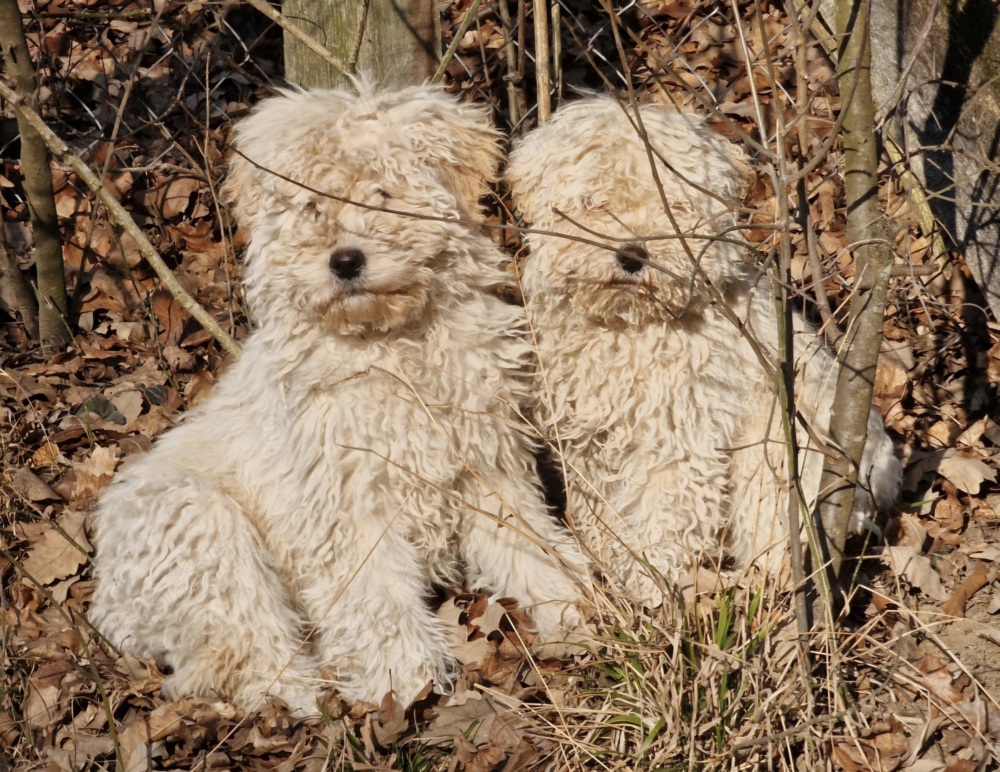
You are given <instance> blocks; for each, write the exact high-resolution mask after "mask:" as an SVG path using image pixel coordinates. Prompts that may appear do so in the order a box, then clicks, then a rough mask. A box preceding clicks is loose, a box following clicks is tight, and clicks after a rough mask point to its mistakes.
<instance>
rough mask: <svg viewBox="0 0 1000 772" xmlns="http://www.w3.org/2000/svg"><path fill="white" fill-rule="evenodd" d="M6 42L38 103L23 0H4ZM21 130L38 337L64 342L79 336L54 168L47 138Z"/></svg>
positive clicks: (25, 88) (18, 81) (12, 66)
mask: <svg viewBox="0 0 1000 772" xmlns="http://www.w3.org/2000/svg"><path fill="white" fill-rule="evenodd" d="M0 46H2V53H3V60H4V63H5V66H6V70H7V73H8V75H9V77H10V78H11V80H13V81H14V88H15V90H16V91H17V93H18V94H20V95H21V96H22V97H23V98H24V99H25V101H26V103H27V104H28V105H30V106H31V108H32V109H33V110H36V111H37V109H38V100H37V95H36V84H35V71H34V68H33V67H32V65H31V59H30V58H29V56H28V45H27V42H26V41H25V38H24V28H23V27H22V26H21V12H20V10H19V8H18V5H17V0H0ZM17 128H18V131H19V132H20V134H21V173H22V174H23V175H24V189H25V193H26V194H27V197H28V210H29V212H30V213H31V229H32V236H33V238H34V242H35V246H34V257H35V271H36V276H37V280H38V306H39V309H38V310H39V313H38V331H37V334H38V340H39V341H40V342H41V344H42V345H43V346H44V347H46V348H53V349H57V348H62V347H63V346H65V345H66V344H67V343H69V341H71V340H72V339H73V336H72V333H71V331H70V328H69V325H68V323H67V320H66V309H67V307H68V305H69V304H68V302H67V299H66V277H65V275H64V272H63V258H62V236H61V235H60V233H59V219H58V217H57V215H56V204H55V198H54V196H53V193H52V170H51V167H50V160H49V151H48V148H47V147H46V146H45V142H44V141H43V140H42V138H41V137H40V136H39V135H38V132H36V131H35V130H34V129H33V128H32V127H31V126H30V125H28V123H27V122H26V121H24V120H22V118H21V115H20V114H18V116H17Z"/></svg>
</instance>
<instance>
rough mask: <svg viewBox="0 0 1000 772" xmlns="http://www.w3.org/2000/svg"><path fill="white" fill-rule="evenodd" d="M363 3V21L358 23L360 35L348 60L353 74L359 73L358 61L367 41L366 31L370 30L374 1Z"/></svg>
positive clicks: (366, 0)
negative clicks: (369, 16) (369, 21)
mask: <svg viewBox="0 0 1000 772" xmlns="http://www.w3.org/2000/svg"><path fill="white" fill-rule="evenodd" d="M363 3H364V4H363V5H362V7H361V19H360V20H359V21H358V34H357V35H356V36H355V38H354V45H353V46H352V47H351V55H350V57H349V58H348V59H347V69H348V71H349V72H352V73H354V72H357V71H358V59H360V58H361V46H362V44H363V43H364V41H365V30H366V29H368V11H369V10H370V8H371V4H372V0H363Z"/></svg>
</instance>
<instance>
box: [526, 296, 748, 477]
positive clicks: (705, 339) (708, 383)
mask: <svg viewBox="0 0 1000 772" xmlns="http://www.w3.org/2000/svg"><path fill="white" fill-rule="evenodd" d="M708 314H713V312H712V310H711V309H709V310H708ZM575 321H577V322H579V321H580V320H579V319H577V320H575ZM694 328H697V334H692V329H694ZM724 329H725V327H724V326H722V325H719V324H718V321H717V320H716V319H714V318H709V319H706V318H701V317H695V318H692V319H687V320H679V321H678V322H677V323H676V324H672V325H661V324H655V325H649V326H647V327H643V328H640V329H620V330H612V329H608V328H606V327H600V326H597V325H595V324H592V323H589V322H587V321H586V320H583V323H580V324H575V325H573V326H572V329H569V330H558V328H554V331H555V332H565V333H566V334H565V335H552V334H550V335H548V336H545V337H543V339H542V344H541V347H540V349H541V350H540V352H539V355H540V357H541V359H542V363H543V368H544V369H545V370H546V371H547V372H546V377H547V382H548V383H549V384H550V385H551V388H550V389H549V391H548V392H547V393H545V394H544V396H541V395H540V396H538V397H537V399H538V400H540V401H541V402H542V407H541V415H542V417H543V418H544V420H545V422H546V423H547V424H548V431H549V433H553V432H558V434H559V436H560V438H561V440H562V441H563V443H564V444H565V446H566V447H567V448H568V449H569V450H570V451H571V452H573V453H574V454H575V455H577V456H578V457H581V458H584V459H587V460H588V461H589V462H591V463H598V464H600V465H602V466H605V467H606V468H609V469H615V468H619V467H620V466H621V465H623V464H626V465H627V464H629V463H635V461H636V460H638V459H636V458H635V454H636V453H641V454H642V463H644V464H650V465H653V464H657V463H673V462H677V461H685V460H690V458H691V456H692V455H693V454H697V455H702V456H703V455H704V453H705V450H704V449H705V447H706V446H709V447H712V448H718V449H720V452H719V454H718V455H719V456H722V455H723V452H722V451H721V449H724V448H727V447H729V446H731V442H732V439H733V436H734V433H735V426H736V422H737V418H738V412H739V410H738V405H739V400H737V399H734V394H737V393H739V392H740V390H741V389H742V387H743V386H742V375H741V370H742V368H740V367H738V366H736V364H737V363H736V361H735V360H736V359H737V357H735V356H734V355H733V354H732V353H731V352H732V351H733V342H732V341H731V340H730V341H726V340H725V336H724V335H721V334H720V335H713V334H712V332H713V331H720V330H724ZM706 333H707V334H706ZM733 334H734V335H735V334H737V333H736V332H735V330H734V331H733ZM706 437H709V438H711V441H710V444H709V443H706Z"/></svg>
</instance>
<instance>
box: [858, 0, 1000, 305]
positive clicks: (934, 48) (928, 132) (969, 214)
mask: <svg viewBox="0 0 1000 772" xmlns="http://www.w3.org/2000/svg"><path fill="white" fill-rule="evenodd" d="M998 20H1000V11H998V9H997V6H996V4H995V3H994V2H992V1H991V0H965V2H958V1H957V0H956V2H949V3H942V2H940V0H886V1H885V2H877V3H874V5H873V7H872V31H873V32H872V34H873V40H872V64H873V68H872V87H873V90H874V93H875V103H876V106H877V107H878V109H879V111H880V112H881V113H882V114H886V113H890V112H892V111H895V114H894V116H893V117H894V118H895V119H897V120H898V123H899V126H900V129H901V132H900V133H901V134H902V139H903V141H904V143H905V152H906V155H907V157H908V161H909V166H910V168H911V169H912V170H913V171H914V172H915V173H916V174H917V176H918V177H919V178H920V180H921V181H922V182H923V184H924V187H925V188H926V190H927V191H928V193H929V194H930V196H929V198H930V205H931V209H932V211H933V213H934V216H935V218H936V219H937V221H938V222H939V223H940V225H941V227H942V229H943V230H944V232H945V237H946V239H947V240H948V241H950V242H951V244H953V245H954V246H955V248H956V249H957V250H958V251H959V252H961V253H962V254H963V255H964V256H965V259H966V262H967V263H968V265H969V269H970V270H971V271H972V275H973V276H974V277H975V279H976V282H977V283H978V284H979V287H980V289H981V290H982V292H983V294H984V295H985V296H986V300H987V302H988V303H989V305H990V308H991V309H992V311H993V316H994V317H995V318H998V319H1000V175H998V174H997V171H996V166H995V159H996V157H997V155H998V152H1000V28H998V24H997V22H998Z"/></svg>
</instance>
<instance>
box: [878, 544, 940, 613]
mask: <svg viewBox="0 0 1000 772" xmlns="http://www.w3.org/2000/svg"><path fill="white" fill-rule="evenodd" d="M883 554H884V556H885V559H886V562H887V563H888V565H889V568H890V570H891V571H892V572H893V573H894V574H895V575H896V576H898V577H901V578H902V579H905V580H906V581H907V582H908V583H909V584H910V585H911V586H912V587H916V588H917V589H919V590H920V591H921V592H922V593H923V594H924V595H926V596H927V597H928V598H930V599H931V600H935V601H939V602H940V601H943V600H945V599H946V598H947V597H948V592H947V590H945V588H944V582H942V581H941V575H940V574H939V573H938V572H937V571H936V570H935V569H934V566H933V564H932V563H931V561H930V558H928V557H927V556H926V555H921V554H920V553H919V552H917V550H916V549H915V548H913V547H911V546H909V545H900V546H896V547H886V548H885V551H884V553H883Z"/></svg>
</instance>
